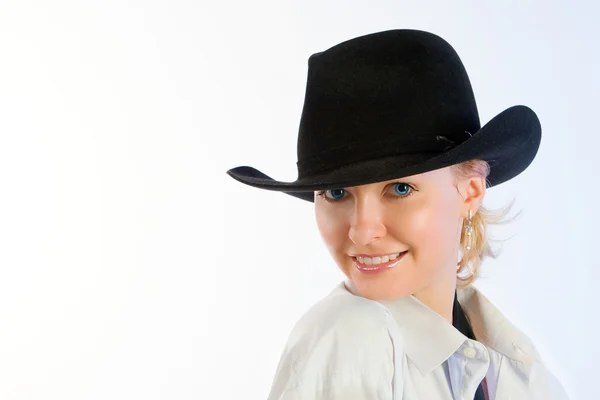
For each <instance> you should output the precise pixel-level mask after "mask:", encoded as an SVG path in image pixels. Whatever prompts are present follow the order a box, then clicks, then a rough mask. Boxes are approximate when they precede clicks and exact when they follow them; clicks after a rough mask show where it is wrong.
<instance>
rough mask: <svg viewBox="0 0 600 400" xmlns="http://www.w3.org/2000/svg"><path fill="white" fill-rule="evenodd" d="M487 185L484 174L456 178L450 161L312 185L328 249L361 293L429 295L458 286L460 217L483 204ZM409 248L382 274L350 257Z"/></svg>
mask: <svg viewBox="0 0 600 400" xmlns="http://www.w3.org/2000/svg"><path fill="white" fill-rule="evenodd" d="M484 189H485V181H484V179H483V178H473V179H470V180H465V181H463V182H460V183H459V184H458V185H455V184H454V180H453V176H452V174H451V170H450V167H446V168H442V169H437V170H434V171H429V172H426V173H423V174H418V175H413V176H409V177H404V178H400V179H395V180H390V181H384V182H377V183H372V184H367V185H360V186H353V187H347V188H340V189H332V190H327V191H324V192H323V191H315V214H316V220H317V225H318V228H319V232H320V233H321V236H322V237H323V240H324V241H325V244H326V246H327V248H328V250H329V252H330V253H331V255H332V256H333V258H334V259H335V261H336V263H337V264H338V266H339V268H340V269H341V270H342V271H343V272H344V274H345V275H346V276H347V277H348V278H349V279H351V280H352V282H353V283H354V285H355V286H356V289H357V290H358V291H359V292H360V294H361V295H362V296H363V297H366V298H369V299H372V300H386V299H392V298H396V297H404V296H408V295H410V294H415V295H416V293H419V294H420V295H421V296H422V297H430V296H432V295H434V293H435V292H436V291H437V290H438V289H441V288H442V287H443V289H442V291H443V292H445V293H447V292H448V290H449V287H450V286H451V287H452V289H451V290H452V291H453V290H454V288H455V287H456V269H457V262H458V255H459V253H458V251H459V246H460V243H459V242H460V234H461V229H462V222H463V218H464V217H467V216H468V210H469V209H471V210H472V213H473V214H474V213H475V211H476V210H477V209H478V206H479V204H480V202H481V200H482V196H483V191H484ZM319 193H322V196H319V195H318V194H319ZM404 251H407V253H406V254H404V255H403V256H402V258H401V259H400V261H399V262H398V263H397V264H396V265H395V266H393V267H391V268H385V269H384V270H383V271H382V272H378V273H367V272H363V271H361V270H360V269H359V268H357V266H356V265H355V261H356V260H355V258H354V257H353V256H354V255H356V254H368V255H378V254H380V255H381V254H382V255H386V254H393V253H400V252H404ZM394 261H397V260H394ZM366 267H367V268H372V267H375V265H367V266H366ZM428 291H429V292H430V293H429V294H427V292H428ZM421 296H419V297H421Z"/></svg>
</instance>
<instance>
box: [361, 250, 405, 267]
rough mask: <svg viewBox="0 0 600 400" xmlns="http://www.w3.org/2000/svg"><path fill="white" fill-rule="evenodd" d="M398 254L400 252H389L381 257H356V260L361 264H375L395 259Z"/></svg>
mask: <svg viewBox="0 0 600 400" xmlns="http://www.w3.org/2000/svg"><path fill="white" fill-rule="evenodd" d="M399 256H400V253H394V254H391V255H389V256H383V257H373V258H370V257H357V258H358V262H359V263H361V264H365V265H376V264H381V263H386V262H388V261H390V260H395V259H396V258H398V257H399Z"/></svg>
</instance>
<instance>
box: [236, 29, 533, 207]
mask: <svg viewBox="0 0 600 400" xmlns="http://www.w3.org/2000/svg"><path fill="white" fill-rule="evenodd" d="M540 140H541V126H540V122H539V119H538V117H537V115H536V114H535V112H534V111H533V110H531V109H530V108H529V107H527V106H523V105H516V106H512V107H509V108H507V109H506V110H504V111H502V112H501V113H499V114H498V115H496V116H495V117H494V118H492V119H491V120H490V121H489V122H488V123H487V124H485V125H484V126H483V127H481V125H480V121H479V113H478V111H477V105H476V103H475V97H474V95H473V89H472V87H471V83H470V81H469V77H468V76H467V72H466V70H465V68H464V66H463V64H462V62H461V60H460V58H459V57H458V54H457V53H456V51H455V50H454V48H452V46H451V45H450V44H449V43H448V42H446V41H445V40H444V39H442V38H441V37H439V36H437V35H435V34H433V33H430V32H425V31H419V30H412V29H397V30H388V31H383V32H377V33H372V34H368V35H365V36H360V37H357V38H354V39H350V40H347V41H345V42H342V43H340V44H338V45H335V46H333V47H331V48H329V49H327V50H325V51H322V52H319V53H316V54H313V55H312V56H310V57H309V59H308V79H307V86H306V94H305V99H304V107H303V110H302V116H301V119H300V127H299V132H298V149H297V155H298V161H297V162H296V164H297V168H298V179H296V180H295V181H293V182H282V181H277V180H275V179H273V178H271V177H269V176H267V175H266V174H264V173H263V172H261V171H259V170H257V169H255V168H253V167H249V166H240V167H236V168H232V169H230V170H228V171H227V174H229V175H230V176H231V177H232V178H234V179H236V180H238V181H240V182H242V183H244V184H247V185H250V186H253V187H256V188H259V189H265V190H273V191H279V192H284V193H286V194H289V195H291V196H294V197H297V198H299V199H302V200H307V201H311V202H313V201H314V191H315V190H324V189H327V190H328V189H336V188H343V187H348V186H357V185H363V184H368V183H373V182H379V181H385V180H391V179H396V178H401V177H404V176H409V175H414V174H419V173H423V172H427V171H431V170H435V169H438V168H443V167H446V166H450V165H453V164H458V163H460V162H463V161H467V160H471V159H482V160H485V161H487V162H488V163H489V164H490V167H491V170H490V175H489V176H488V178H487V180H488V186H487V187H488V188H489V187H493V186H497V185H499V184H501V183H503V182H506V181H508V180H509V179H512V178H514V177H515V176H517V175H518V174H520V173H521V172H522V171H524V170H525V169H526V168H527V167H528V166H529V164H531V162H532V161H533V159H534V157H535V155H536V153H537V151H538V148H539V145H540Z"/></svg>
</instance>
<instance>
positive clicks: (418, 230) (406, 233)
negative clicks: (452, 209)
mask: <svg viewBox="0 0 600 400" xmlns="http://www.w3.org/2000/svg"><path fill="white" fill-rule="evenodd" d="M407 214H408V215H410V216H409V217H407V218H403V219H402V220H401V221H398V222H397V225H396V226H399V227H400V230H401V232H402V237H404V238H405V241H406V244H407V245H408V246H410V247H411V249H412V251H413V252H412V253H413V254H412V256H413V257H414V258H415V261H417V262H418V261H423V262H424V263H425V264H429V262H428V261H430V262H431V263H432V264H437V265H439V263H438V261H439V260H440V259H441V258H445V257H448V256H449V253H450V252H451V248H452V244H453V238H454V237H455V236H456V226H455V225H456V221H455V220H454V219H452V218H450V215H449V214H450V213H448V211H447V210H446V209H445V207H444V206H443V205H441V206H438V207H423V208H422V209H419V210H413V211H411V212H410V213H407Z"/></svg>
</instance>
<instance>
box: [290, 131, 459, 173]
mask: <svg viewBox="0 0 600 400" xmlns="http://www.w3.org/2000/svg"><path fill="white" fill-rule="evenodd" d="M465 134H467V135H468V136H466V135H465ZM457 137H459V139H457ZM470 137H471V134H470V133H469V132H468V131H464V132H463V133H461V134H453V135H437V136H433V135H428V136H422V137H411V138H406V137H400V138H399V137H395V138H391V139H388V140H376V141H369V142H360V143H346V144H344V145H342V146H338V147H333V148H329V149H326V150H323V151H320V152H318V153H316V154H315V153H313V154H312V155H311V156H310V157H304V158H302V159H300V160H298V161H297V162H296V165H297V167H298V175H299V176H301V177H304V176H307V175H314V174H319V173H323V172H327V171H329V170H332V169H336V168H340V167H343V166H346V165H350V164H354V163H358V162H362V161H367V160H372V159H376V158H384V157H391V156H396V155H398V156H400V155H414V156H415V157H410V161H414V160H412V159H414V158H427V157H428V156H429V157H432V156H436V155H439V154H441V153H444V152H446V151H448V150H449V149H451V148H453V147H456V146H458V145H459V144H461V143H463V142H464V141H465V140H467V139H468V138H470ZM407 161H409V158H407Z"/></svg>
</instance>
